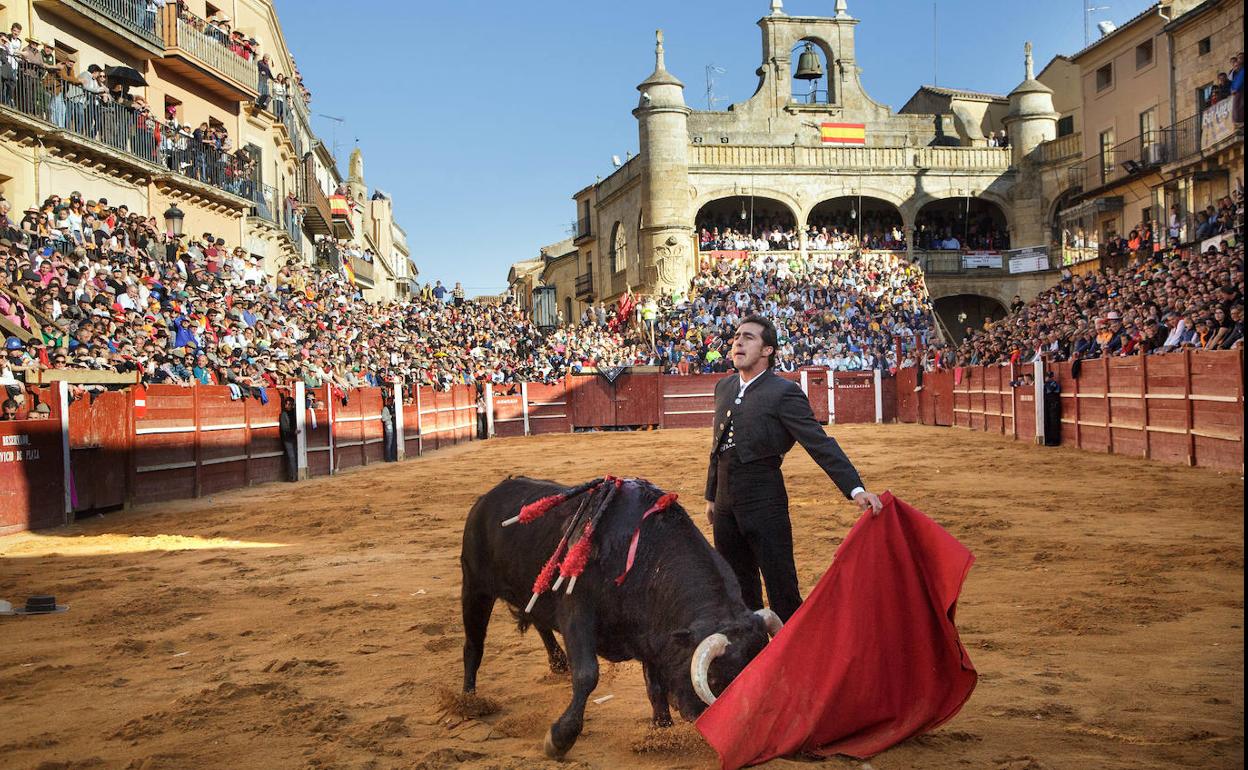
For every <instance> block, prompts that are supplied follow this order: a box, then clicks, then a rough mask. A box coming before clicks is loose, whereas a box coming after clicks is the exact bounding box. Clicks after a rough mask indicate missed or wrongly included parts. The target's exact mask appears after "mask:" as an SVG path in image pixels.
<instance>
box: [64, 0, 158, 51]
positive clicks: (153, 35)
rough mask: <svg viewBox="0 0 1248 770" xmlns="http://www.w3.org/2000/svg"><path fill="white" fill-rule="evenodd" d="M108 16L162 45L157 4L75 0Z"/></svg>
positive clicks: (130, 0)
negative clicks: (158, 26)
mask: <svg viewBox="0 0 1248 770" xmlns="http://www.w3.org/2000/svg"><path fill="white" fill-rule="evenodd" d="M73 2H75V3H78V4H81V5H84V6H87V7H88V8H91V9H93V10H95V11H97V12H99V13H100V14H102V15H104V16H107V17H108V18H110V19H112V20H113V21H115V22H117V23H118V24H120V25H121V26H123V27H125V28H126V29H128V30H130V31H131V32H133V33H135V34H136V35H138V36H139V37H141V38H143V39H144V40H147V41H148V42H151V43H155V44H157V45H161V44H162V41H161V39H160V33H159V32H158V31H157V29H156V27H157V23H156V22H157V18H156V6H155V5H153V4H152V3H149V2H147V0H73Z"/></svg>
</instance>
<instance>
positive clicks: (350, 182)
mask: <svg viewBox="0 0 1248 770" xmlns="http://www.w3.org/2000/svg"><path fill="white" fill-rule="evenodd" d="M347 190H348V192H350V194H351V197H352V198H353V199H354V200H355V202H356V203H359V204H360V206H361V207H362V206H364V202H365V200H366V199H367V198H368V185H366V184H364V153H362V152H360V148H359V147H356V148H355V149H354V150H352V151H351V160H350V161H348V165H347Z"/></svg>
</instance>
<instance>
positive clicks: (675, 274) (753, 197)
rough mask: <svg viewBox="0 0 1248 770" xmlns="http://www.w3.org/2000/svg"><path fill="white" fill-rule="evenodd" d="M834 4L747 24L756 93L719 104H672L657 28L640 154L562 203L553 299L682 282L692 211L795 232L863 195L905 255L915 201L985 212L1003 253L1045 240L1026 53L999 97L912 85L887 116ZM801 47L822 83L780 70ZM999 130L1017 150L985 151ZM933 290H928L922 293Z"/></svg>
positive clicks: (846, 18) (1043, 123) (1046, 129)
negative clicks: (751, 29)
mask: <svg viewBox="0 0 1248 770" xmlns="http://www.w3.org/2000/svg"><path fill="white" fill-rule="evenodd" d="M835 11H836V13H835V15H834V16H832V17H809V16H789V15H787V14H786V13H785V12H784V10H783V8H782V5H781V3H780V2H773V3H772V11H771V13H770V14H769V15H768V16H765V17H764V18H762V19H760V20H759V22H758V26H759V29H760V31H761V33H762V51H761V53H762V57H761V61H762V64H761V66H760V67H759V69H758V77H759V82H758V87H757V90H756V91H755V93H754V94H753V95H752V96H751V97H750V98H749V99H747V100H745V101H743V102H740V103H737V104H733V105H732V106H730V107H728V108H727V109H726V110H722V111H698V110H692V109H690V108H689V107H688V106H687V105H686V104H685V100H684V94H683V91H684V86H683V85H682V84H681V82H680V80H678V79H677V78H676V77H675V76H674V75H673V74H672V73H670V72H668V71H667V69H666V65H665V61H664V50H663V40H662V36H661V33H660V35H659V39H658V42H657V45H656V52H655V69H654V72H653V73H651V75H650V76H649V77H648V78H646V79H645V80H644V81H643V82H642V83H641V84H640V85H639V86H638V87H637V89H638V91H639V99H638V104H637V108H636V109H635V110H633V115H634V117H635V118H636V119H637V122H638V135H639V138H640V152H639V154H638V155H637V156H636V157H633V158H631V159H629V160H628V161H627V162H626V163H624V164H622V165H621V166H620V167H619V168H618V169H616V171H615V172H614V173H613V174H611V175H610V176H609V177H607V178H606V179H603V180H601V181H599V182H597V183H595V184H592V185H589V186H587V187H585V188H584V189H582V190H581V191H580V192H578V193H576V194H575V196H574V199H575V200H576V204H577V220H578V226H577V236H576V238H575V245H576V248H577V271H578V273H579V275H580V278H579V280H578V281H577V283H576V285H577V288H576V289H574V294H573V295H570V296H565V295H564V294H563V293H562V291H561V293H560V297H559V302H560V307H561V308H562V307H564V306H565V304H568V305H570V307H571V308H572V311H573V312H572V314H576V315H579V313H580V311H581V310H582V309H583V308H584V307H585V304H586V303H587V302H592V301H600V300H607V301H611V300H614V299H616V298H618V297H619V296H620V295H621V294H623V293H624V292H625V291H627V290H630V289H631V290H632V291H634V292H636V293H639V294H648V293H656V292H670V291H674V290H680V289H682V288H683V287H685V286H687V285H688V281H689V279H690V278H691V276H692V274H693V273H694V271H695V270H696V267H697V255H698V243H697V240H696V232H695V222H696V221H697V218H698V214H699V211H701V210H702V209H703V207H704V206H707V205H708V204H718V205H721V206H722V205H725V204H724V201H725V200H727V201H729V202H732V201H740V202H741V203H740V205H741V206H742V207H743V208H744V207H745V206H746V204H747V202H748V204H749V205H750V206H753V205H754V204H755V203H756V202H757V203H759V204H760V205H765V206H767V207H769V210H776V211H779V212H781V213H782V214H783V215H784V216H786V217H787V218H790V219H791V220H792V222H793V223H794V224H796V225H797V227H798V228H799V229H802V228H803V227H804V225H805V224H806V222H807V221H808V219H809V217H810V216H811V214H812V212H813V211H814V210H815V208H816V207H817V206H819V204H821V203H824V202H827V201H833V200H835V199H844V200H847V201H848V200H851V199H855V200H861V199H860V198H859V196H861V197H862V198H863V199H866V198H869V199H875V201H874V202H873V204H874V205H881V206H890V207H892V208H894V209H895V210H896V213H897V215H898V216H899V217H900V220H901V222H902V224H903V227H904V229H905V232H906V233H907V241H908V243H910V244H911V248H913V242H914V239H913V233H914V228H915V226H916V220H917V219H918V218H919V216H920V214H921V212H922V211H923V208H924V206H927V205H929V204H933V203H940V202H942V201H946V202H947V201H950V200H951V199H954V200H963V199H971V200H977V201H980V202H983V203H986V204H991V207H995V210H997V211H998V212H999V217H1000V219H1002V220H1003V221H1004V222H1005V225H1006V227H1008V231H1009V236H1010V243H1011V246H1012V247H1014V248H1019V247H1026V246H1047V245H1048V244H1049V238H1050V232H1049V230H1050V228H1049V227H1048V225H1047V223H1046V216H1047V211H1046V207H1047V205H1048V202H1047V198H1046V192H1045V189H1044V187H1045V182H1044V178H1043V175H1042V173H1041V164H1040V163H1039V159H1038V156H1037V147H1038V146H1039V145H1040V144H1041V143H1042V142H1045V141H1048V140H1052V139H1053V138H1054V137H1055V136H1056V133H1055V125H1056V119H1057V117H1058V115H1057V113H1056V112H1055V111H1054V109H1053V104H1052V98H1051V97H1052V92H1051V91H1050V90H1049V89H1048V88H1046V87H1045V86H1044V85H1043V84H1041V83H1039V82H1038V81H1036V80H1035V79H1034V78H1033V76H1032V73H1031V65H1030V54H1028V57H1027V58H1028V64H1027V67H1026V73H1025V78H1024V82H1023V83H1022V84H1021V85H1020V86H1019V88H1018V89H1016V91H1015V92H1014V93H1012V94H1010V96H1009V97H997V96H994V95H991V94H975V93H972V92H964V91H955V90H952V89H935V90H932V89H928V90H926V91H925V90H924V89H920V91H919V93H918V94H916V98H914V99H912V100H911V102H910V104H909V105H908V109H906V110H903V111H902V112H901V113H894V112H893V111H892V110H891V109H889V108H888V107H887V106H885V105H882V104H880V103H878V102H876V101H874V100H873V99H872V98H871V97H870V96H869V95H868V94H867V93H866V92H865V90H864V89H863V87H862V84H861V82H860V77H859V76H860V68H859V67H858V64H857V59H856V56H855V41H854V33H855V28H856V26H857V24H858V21H857V20H856V19H854V18H852V17H851V16H850V15H849V13H848V9H847V8H846V4H845V2H843V1H842V2H838V3H837V5H836V8H835ZM807 44H809V45H810V49H809V50H811V51H813V52H815V53H816V54H817V55H818V56H819V58H820V63H821V65H822V72H823V78H822V79H820V80H818V81H816V82H815V85H816V88H815V89H814V90H813V91H809V92H804V91H803V90H802V85H801V84H800V82H799V83H798V85H797V86H796V87H795V85H794V77H793V70H794V67H795V66H796V64H797V60H798V57H799V55H800V53H801V52H803V51H805V50H807V49H806V45H807ZM920 106H922V107H924V108H925V109H928V108H930V109H932V110H935V111H933V112H926V111H921V110H920ZM821 123H844V124H861V125H862V126H863V127H864V130H863V133H864V136H863V138H862V139H861V142H860V143H858V144H833V143H825V142H824V141H821V131H820V124H821ZM1001 128H1008V130H1009V132H1010V135H1011V137H1017V138H1018V141H1017V142H1016V143H1015V146H1012V147H1009V148H999V147H988V146H986V141H985V137H986V135H987V133H990V132H992V131H995V130H1000V129H1001ZM986 132H987V133H986ZM1033 156H1036V157H1033ZM733 205H736V204H733ZM847 205H848V204H847ZM806 245H807V244H806V243H805V239H804V234H803V240H802V243H801V248H802V249H803V250H805V249H806ZM915 256H920V255H915ZM973 280H982V279H973ZM938 283H939V280H938V279H936V278H935V277H933V278H932V280H930V281H929V288H931V289H932V290H933V294H939V293H940V291H941V290H940V289H939V287H938V286H937V284H938ZM962 283H965V281H962ZM958 288H959V290H961V288H964V287H963V286H961V285H960V286H959V287H958ZM1037 290H1038V289H1037ZM992 294H995V292H992Z"/></svg>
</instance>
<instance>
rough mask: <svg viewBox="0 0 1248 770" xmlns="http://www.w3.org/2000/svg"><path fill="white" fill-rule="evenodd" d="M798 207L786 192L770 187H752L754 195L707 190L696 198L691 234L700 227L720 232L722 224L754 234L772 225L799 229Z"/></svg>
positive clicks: (696, 231) (696, 232) (725, 226)
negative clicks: (717, 193)
mask: <svg viewBox="0 0 1248 770" xmlns="http://www.w3.org/2000/svg"><path fill="white" fill-rule="evenodd" d="M798 208H799V207H798V206H796V205H794V203H793V202H792V200H791V199H789V198H788V196H787V195H784V194H782V193H774V192H773V191H770V190H756V191H755V194H754V195H749V194H745V195H742V194H741V193H739V192H732V191H724V192H722V193H720V194H719V195H715V194H708V195H705V196H702V197H701V198H700V199H699V201H698V202H697V208H696V209H695V212H696V213H695V214H694V220H693V227H694V233H695V237H696V236H697V234H700V233H701V232H702V230H703V229H706V230H708V231H710V232H712V233H713V232H715V231H716V230H718V231H720V233H721V234H722V232H723V230H724V229H725V228H727V229H731V230H733V231H736V232H741V233H746V232H750V231H753V234H754V235H757V234H759V233H760V232H761V231H762V230H763V229H765V228H773V227H778V228H781V229H783V230H792V231H793V232H795V233H796V232H797V231H798V230H799V226H798V222H799V220H798V218H797V211H798ZM742 213H744V215H745V216H744V217H743V216H742Z"/></svg>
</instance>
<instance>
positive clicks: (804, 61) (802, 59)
mask: <svg viewBox="0 0 1248 770" xmlns="http://www.w3.org/2000/svg"><path fill="white" fill-rule="evenodd" d="M793 77H795V78H797V79H798V80H818V79H819V78H821V77H823V64H822V63H820V61H819V54H817V53H815V47H814V45H812V44H810V43H807V44H806V50H805V51H802V55H801V56H799V57H798V59H797V74H796V75H794V76H793Z"/></svg>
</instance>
